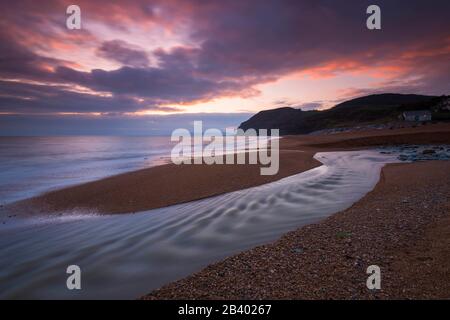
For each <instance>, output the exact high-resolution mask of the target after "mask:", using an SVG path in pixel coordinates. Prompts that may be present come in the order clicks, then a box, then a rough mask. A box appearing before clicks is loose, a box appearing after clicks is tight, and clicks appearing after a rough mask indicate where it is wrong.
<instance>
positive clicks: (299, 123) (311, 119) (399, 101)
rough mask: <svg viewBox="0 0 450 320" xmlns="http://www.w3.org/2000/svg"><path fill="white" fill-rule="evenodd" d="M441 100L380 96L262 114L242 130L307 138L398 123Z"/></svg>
mask: <svg viewBox="0 0 450 320" xmlns="http://www.w3.org/2000/svg"><path fill="white" fill-rule="evenodd" d="M438 99H440V98H439V97H433V96H422V95H412V94H408V95H405V94H392V93H387V94H377V95H370V96H365V97H360V98H356V99H352V100H349V101H346V102H343V103H340V104H338V105H336V106H334V107H333V108H331V109H328V110H324V111H302V110H300V109H294V108H288V107H286V108H278V109H272V110H265V111H261V112H258V113H257V114H255V115H254V116H253V117H251V118H250V119H248V120H247V121H244V122H243V123H241V124H240V126H239V128H241V129H244V130H247V129H250V128H253V129H280V134H281V135H286V134H305V133H310V132H312V131H316V130H322V129H330V128H340V127H353V126H358V125H362V124H370V123H384V122H389V121H395V120H397V119H398V116H399V115H400V114H401V113H402V112H403V111H404V110H409V109H413V110H414V109H418V108H422V109H423V108H426V109H430V108H431V107H432V106H433V105H435V103H436V101H437V100H438Z"/></svg>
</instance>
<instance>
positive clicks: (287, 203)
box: [0, 150, 397, 299]
mask: <svg viewBox="0 0 450 320" xmlns="http://www.w3.org/2000/svg"><path fill="white" fill-rule="evenodd" d="M140 156H143V155H140ZM315 157H316V159H318V160H319V161H320V162H322V163H323V165H322V166H320V167H317V168H314V169H311V170H309V171H306V172H303V173H300V174H296V175H293V176H290V177H287V178H284V179H281V180H279V181H276V182H272V183H268V184H265V185H261V186H258V187H253V188H249V189H244V190H240V191H236V192H231V193H227V194H223V195H220V196H216V197H211V198H207V199H203V200H198V201H193V202H189V203H184V204H179V205H174V206H170V207H165V208H160V209H155V210H150V211H146V212H140V213H136V214H125V215H114V216H108V215H106V216H96V215H90V216H89V215H84V214H83V215H81V214H80V215H76V214H75V215H63V216H62V217H53V218H50V217H49V218H44V217H40V218H28V219H16V220H15V221H11V222H12V223H8V224H7V225H4V226H0V256H1V259H0V298H40V299H43V298H59V299H61V298H68V299H72V298H94V299H95V298H98V299H100V298H124V299H133V298H137V297H139V296H140V295H142V294H144V293H147V292H149V291H150V290H152V289H155V288H158V287H160V286H161V285H163V284H166V283H168V282H170V281H174V280H176V279H179V278H182V277H184V276H187V275H189V274H191V273H193V272H196V271H199V270H200V269H201V268H202V267H204V266H206V265H208V264H210V263H212V262H215V261H218V260H220V259H223V258H225V257H227V256H230V255H232V254H235V253H238V252H240V251H242V250H245V249H248V248H251V247H254V246H256V245H259V244H263V243H267V242H270V241H273V240H275V239H277V238H278V237H280V236H281V235H282V234H284V233H286V232H288V231H291V230H295V229H296V228H298V227H301V226H303V225H306V224H310V223H313V222H316V221H319V220H321V219H323V218H324V217H327V216H329V215H331V214H333V213H335V212H338V211H340V210H343V209H345V208H348V207H349V206H351V205H352V204H353V203H355V202H356V201H358V200H359V199H361V198H362V197H363V196H364V195H365V194H366V193H367V192H369V191H370V190H372V189H373V187H374V186H375V184H376V183H377V181H378V180H379V176H380V170H381V168H382V166H383V165H384V164H386V163H390V162H397V160H396V158H397V156H396V155H395V154H383V153H380V152H379V151H376V150H367V151H342V152H323V153H317V154H316V156H315ZM217 183H220V181H218V182H217ZM192 187H193V188H194V187H195V181H193V186H192ZM12 220H14V219H12ZM71 264H76V265H79V266H80V267H81V271H82V290H73V291H70V290H68V289H67V288H66V278H67V274H66V268H67V266H68V265H71Z"/></svg>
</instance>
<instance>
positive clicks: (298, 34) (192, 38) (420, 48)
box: [0, 0, 450, 117]
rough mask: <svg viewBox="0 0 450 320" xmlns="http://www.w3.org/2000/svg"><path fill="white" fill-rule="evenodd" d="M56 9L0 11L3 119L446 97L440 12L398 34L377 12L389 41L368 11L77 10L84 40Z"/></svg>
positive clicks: (136, 2)
mask: <svg viewBox="0 0 450 320" xmlns="http://www.w3.org/2000/svg"><path fill="white" fill-rule="evenodd" d="M411 1H412V2H415V1H414V0H411ZM382 2H383V1H382ZM442 3H444V2H442ZM2 5H3V4H1V5H0V6H2ZM64 5H65V4H62V2H59V1H55V2H53V1H50V0H49V1H48V2H42V3H39V4H36V3H35V2H27V3H26V5H25V4H24V5H17V6H16V5H15V4H14V3H11V4H9V5H8V6H4V7H2V8H0V9H2V11H4V12H6V14H5V15H4V19H5V23H3V22H2V25H4V26H5V28H4V32H3V33H1V32H0V40H2V41H1V43H0V46H2V48H0V49H2V50H1V51H0V52H2V59H3V56H5V58H4V59H3V61H5V62H4V63H3V64H2V65H1V69H0V81H1V82H2V85H3V87H0V90H2V91H0V99H3V101H0V102H3V103H0V111H1V112H2V114H6V113H8V114H9V113H10V112H12V113H14V112H17V113H20V112H26V111H28V110H32V111H33V112H37V113H39V112H41V113H42V114H44V113H45V114H48V113H49V112H51V111H52V110H53V111H54V113H53V114H55V115H59V116H71V115H80V114H86V115H88V116H94V117H99V116H102V115H106V114H108V115H111V114H117V115H126V116H133V117H145V116H148V115H171V114H177V113H247V112H251V113H254V112H258V111H260V110H264V109H271V108H275V107H283V106H290V107H295V108H302V109H304V110H310V109H312V108H319V109H326V108H329V107H332V106H333V105H335V104H336V103H338V102H340V101H342V100H344V99H348V98H352V97H354V95H357V94H358V93H360V92H365V93H370V92H374V91H376V90H381V89H383V90H389V89H391V88H392V90H394V89H395V90H397V89H398V90H399V91H408V90H412V91H411V92H412V93H427V94H444V93H446V92H443V90H448V88H445V84H446V83H448V74H450V70H449V63H448V61H450V37H448V35H447V33H448V32H447V33H446V32H445V30H446V29H447V30H448V28H445V26H446V25H447V24H448V19H447V18H448V17H446V15H445V14H444V13H445V12H448V10H445V7H444V6H442V7H438V6H437V7H436V9H435V10H434V11H433V10H431V11H430V12H428V11H423V14H424V15H425V16H424V17H423V21H421V22H422V23H421V24H420V26H416V25H409V26H408V27H407V28H406V27H405V26H404V25H402V23H401V21H402V19H403V20H406V21H411V14H412V13H409V12H408V11H406V12H404V11H401V10H400V11H399V8H398V7H397V6H395V5H392V4H391V2H387V1H386V2H385V3H383V6H384V7H386V9H385V10H383V11H384V12H386V13H387V14H388V15H389V14H395V16H396V17H398V19H395V20H393V19H391V20H389V19H386V21H391V22H390V23H394V25H386V27H387V28H388V27H389V32H385V31H384V30H383V31H380V32H378V33H368V32H367V30H366V29H365V25H364V23H363V24H361V21H363V17H364V14H365V8H363V6H362V7H361V8H359V9H358V14H357V13H355V11H354V10H356V9H357V8H356V7H357V6H356V5H354V4H351V5H350V4H334V3H329V4H327V5H325V7H324V5H323V4H317V5H310V4H309V3H308V2H307V1H306V2H302V1H296V2H293V3H290V4H287V3H284V2H283V1H269V0H268V1H265V2H264V4H263V3H261V4H258V5H255V4H254V3H252V2H251V1H242V2H239V4H235V3H232V2H225V1H221V2H219V1H217V2H208V4H205V3H203V2H202V1H200V2H197V1H190V0H182V1H178V0H164V1H156V0H155V1H151V2H148V1H145V0H142V1H140V0H131V1H130V2H127V4H126V5H124V4H122V3H118V2H114V1H113V2H108V4H107V5H106V4H105V3H100V4H99V3H98V2H94V1H84V0H79V5H80V6H81V8H82V30H74V31H68V30H67V29H66V28H65V26H64V24H61V23H60V22H61V20H63V18H64V17H65V16H64V14H63V13H64V10H63V9H64ZM418 5H419V4H418ZM445 5H446V6H448V1H447V2H445ZM28 7H29V8H28ZM325 8H326V10H324V9H325ZM427 8H428V7H427ZM305 12H308V14H307V15H305ZM330 13H333V14H330ZM359 13H361V15H359ZM21 14H23V16H22V15H21ZM412 16H413V17H415V14H412ZM324 18H327V19H324ZM387 18H388V17H387ZM341 21H345V22H346V23H342V22H341ZM435 22H436V23H435ZM311 30H314V32H311ZM442 30H444V31H442ZM416 34H417V36H416ZM419 34H421V36H419ZM443 34H445V36H443ZM11 35H12V36H11ZM349 35H351V36H350V37H349ZM412 35H413V36H412ZM8 50H9V51H8ZM4 52H6V54H4ZM8 59H9V60H8ZM3 61H0V62H3ZM443 88H444V89H443ZM419 89H420V90H422V91H420V90H419ZM53 97H56V98H53ZM58 99H59V100H58ZM25 100H26V101H25ZM80 101H82V102H81V103H80ZM14 102H15V105H14ZM33 103H34V104H33ZM83 103H84V104H83ZM49 105H50V107H49ZM39 108H41V110H40V109H39Z"/></svg>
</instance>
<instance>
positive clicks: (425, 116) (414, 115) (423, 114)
mask: <svg viewBox="0 0 450 320" xmlns="http://www.w3.org/2000/svg"><path fill="white" fill-rule="evenodd" d="M403 120H405V121H431V112H430V111H428V110H419V111H405V112H403Z"/></svg>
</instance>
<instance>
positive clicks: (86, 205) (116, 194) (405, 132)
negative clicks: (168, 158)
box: [8, 124, 450, 214]
mask: <svg viewBox="0 0 450 320" xmlns="http://www.w3.org/2000/svg"><path fill="white" fill-rule="evenodd" d="M405 143H409V144H427V143H448V144H450V125H449V124H437V125H426V126H420V127H417V128H405V129H395V130H370V131H360V132H350V133H340V134H333V135H321V136H308V135H304V136H286V137H284V138H283V139H281V141H280V171H279V172H278V174H276V175H273V176H262V175H260V165H204V164H203V165H179V166H176V165H173V164H167V165H162V166H158V167H153V168H148V169H143V170H139V171H134V172H129V173H125V174H120V175H117V176H113V177H109V178H105V179H102V180H98V181H94V182H89V183H85V184H82V185H77V186H72V187H68V188H65V189H61V190H57V191H52V192H49V193H46V194H44V195H41V196H37V197H34V198H32V199H28V200H24V201H20V202H18V203H16V204H13V205H11V206H10V207H9V208H8V210H11V209H13V210H14V211H16V212H18V213H20V214H24V213H26V214H52V213H55V212H62V211H69V212H70V211H73V210H78V209H80V210H81V211H85V212H97V213H100V214H117V213H132V212H138V211H144V210H149V209H154V208H160V207H164V206H169V205H173V204H178V203H183V202H188V201H192V200H198V199H202V198H205V197H210V196H214V195H218V194H222V193H226V192H231V191H235V190H240V189H245V188H249V187H253V186H257V185H262V184H265V183H268V182H272V181H276V180H279V179H281V178H284V177H287V176H290V175H293V174H296V173H300V172H303V171H306V170H309V169H311V168H314V167H316V166H319V165H320V163H319V162H318V161H316V160H315V159H313V156H314V154H315V153H316V152H319V151H334V150H351V149H357V148H366V147H374V146H378V145H389V144H405Z"/></svg>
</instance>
